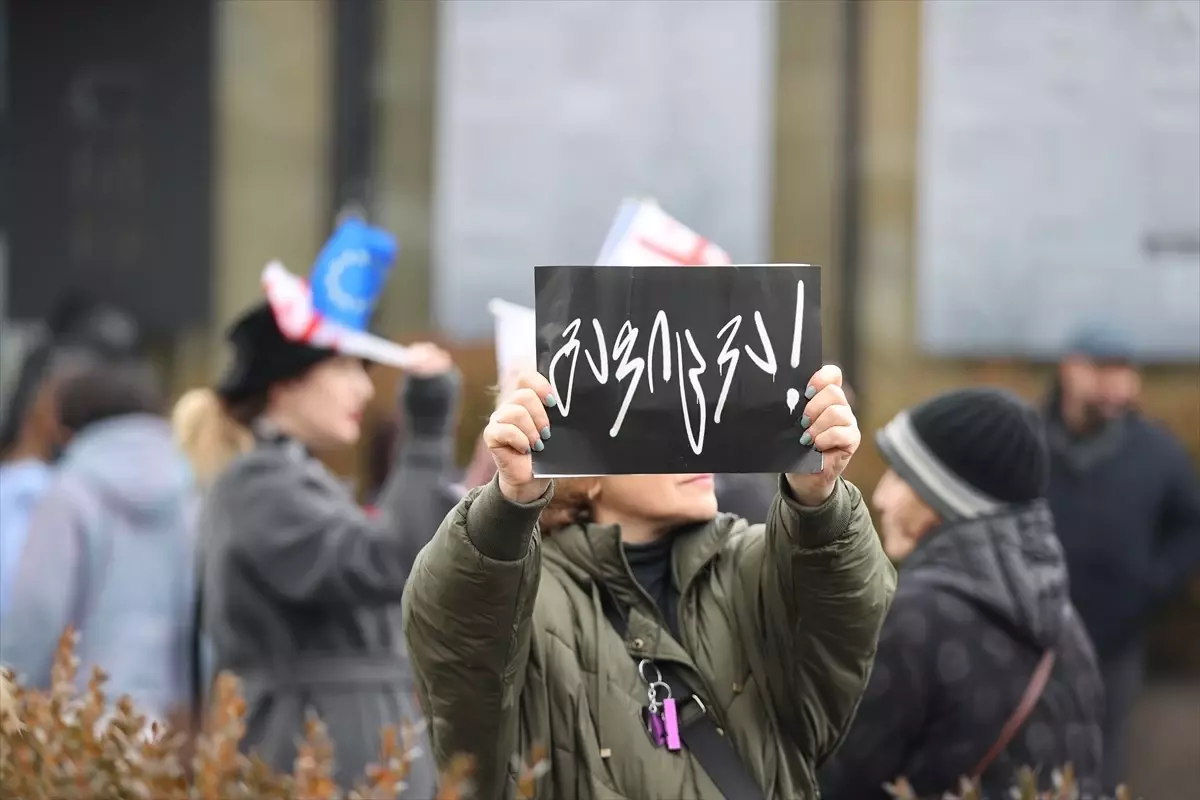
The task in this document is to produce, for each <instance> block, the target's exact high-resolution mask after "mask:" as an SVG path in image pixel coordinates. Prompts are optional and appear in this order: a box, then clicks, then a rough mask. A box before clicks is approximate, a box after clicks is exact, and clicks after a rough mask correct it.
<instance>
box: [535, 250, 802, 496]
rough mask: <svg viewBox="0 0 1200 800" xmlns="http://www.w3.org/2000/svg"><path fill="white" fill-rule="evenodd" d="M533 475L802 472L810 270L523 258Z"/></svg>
mask: <svg viewBox="0 0 1200 800" xmlns="http://www.w3.org/2000/svg"><path fill="white" fill-rule="evenodd" d="M535 285H536V289H537V329H538V337H537V353H538V371H539V372H541V373H542V374H543V375H545V376H546V378H547V379H549V380H550V382H551V385H552V386H553V387H554V394H555V396H556V398H557V400H558V403H557V405H556V406H555V407H554V408H552V409H550V426H551V429H552V431H553V435H552V437H551V438H550V440H549V441H547V442H546V447H545V450H543V451H542V452H540V453H534V457H533V458H534V471H535V472H536V473H537V474H538V475H539V476H543V477H553V476H568V475H633V474H650V473H688V472H816V471H818V470H819V469H820V466H821V456H820V453H816V452H815V451H813V450H812V448H811V447H806V446H804V445H801V444H800V436H801V434H802V433H803V430H802V429H801V428H800V425H799V420H800V417H801V415H802V414H803V410H804V405H805V403H806V400H805V397H804V393H805V389H806V388H807V386H808V380H809V378H811V377H812V375H813V373H814V372H816V371H817V370H818V369H819V368H820V366H821V271H820V268H819V267H809V266H794V265H777V266H754V267H692V268H687V267H537V268H536V269H535Z"/></svg>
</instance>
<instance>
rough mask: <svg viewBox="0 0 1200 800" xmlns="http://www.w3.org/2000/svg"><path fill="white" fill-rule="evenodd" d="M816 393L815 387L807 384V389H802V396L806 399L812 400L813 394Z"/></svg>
mask: <svg viewBox="0 0 1200 800" xmlns="http://www.w3.org/2000/svg"><path fill="white" fill-rule="evenodd" d="M816 393H817V387H815V386H809V387H808V388H807V389H805V390H804V397H805V399H806V400H812V399H813V396H814V395H816Z"/></svg>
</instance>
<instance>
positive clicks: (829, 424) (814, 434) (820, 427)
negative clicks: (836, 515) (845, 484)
mask: <svg viewBox="0 0 1200 800" xmlns="http://www.w3.org/2000/svg"><path fill="white" fill-rule="evenodd" d="M804 396H805V397H807V398H808V404H807V405H805V406H804V419H805V420H808V421H809V422H808V425H806V426H805V429H804V433H803V434H801V438H800V441H801V443H802V444H811V445H812V446H813V447H814V448H815V449H817V450H819V451H820V452H821V455H823V456H824V457H825V463H824V466H823V467H822V469H821V471H820V472H817V473H814V474H812V475H804V474H793V475H788V476H787V479H788V483H789V484H791V487H792V491H793V492H795V493H796V498H797V499H798V500H799V501H800V502H801V503H803V504H805V505H808V506H817V505H820V504H821V503H823V502H824V501H825V499H826V498H828V497H829V495H831V494H832V493H833V489H834V486H836V485H837V479H838V476H840V475H841V474H842V472H843V471H844V470H845V469H846V465H848V464H849V463H850V457H851V456H853V455H854V452H855V451H856V450H858V445H859V444H860V443H861V442H862V432H861V431H860V430H859V429H858V420H857V419H855V417H854V412H853V411H851V410H850V402H849V401H848V400H847V399H846V393H845V392H843V391H842V371H841V370H840V369H839V368H837V367H835V366H833V365H831V364H827V365H825V366H824V367H821V368H820V369H819V370H817V372H816V374H815V375H813V376H812V380H810V381H809V382H808V391H806V392H805V394H804Z"/></svg>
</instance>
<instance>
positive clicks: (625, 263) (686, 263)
mask: <svg viewBox="0 0 1200 800" xmlns="http://www.w3.org/2000/svg"><path fill="white" fill-rule="evenodd" d="M732 263H733V260H732V259H731V258H730V257H729V254H728V253H726V252H725V251H724V250H722V249H721V248H720V247H719V246H718V245H716V244H714V243H712V242H710V241H708V240H707V239H705V238H704V237H703V236H701V235H700V234H698V233H696V232H695V231H693V230H692V229H691V228H689V227H687V226H686V225H684V224H683V223H682V222H680V221H679V220H677V219H675V218H674V217H672V216H671V215H670V214H668V213H667V212H666V211H663V210H662V208H661V207H660V206H659V205H658V203H656V202H655V201H654V200H633V199H630V200H625V201H624V202H623V203H621V207H620V208H619V209H617V217H616V219H615V220H613V224H612V228H610V229H609V232H608V237H607V238H606V239H605V240H604V246H603V247H601V248H600V257H599V258H597V259H596V266H598V267H656V266H662V267H705V266H713V267H715V266H725V265H728V264H732Z"/></svg>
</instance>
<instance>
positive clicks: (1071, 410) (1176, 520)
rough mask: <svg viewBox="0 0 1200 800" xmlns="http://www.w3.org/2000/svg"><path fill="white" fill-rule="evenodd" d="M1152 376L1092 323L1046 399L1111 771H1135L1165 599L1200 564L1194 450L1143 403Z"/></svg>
mask: <svg viewBox="0 0 1200 800" xmlns="http://www.w3.org/2000/svg"><path fill="white" fill-rule="evenodd" d="M1140 389H1141V378H1140V376H1139V374H1138V369H1137V365H1136V364H1135V362H1134V358H1133V353H1132V351H1131V349H1130V348H1129V346H1128V343H1127V341H1126V340H1125V338H1124V337H1123V336H1122V335H1121V333H1120V332H1119V331H1117V330H1115V329H1113V328H1110V327H1107V326H1090V327H1086V328H1084V329H1082V330H1081V331H1080V332H1079V333H1078V334H1077V335H1076V336H1075V337H1074V338H1073V340H1072V342H1071V344H1070V345H1069V347H1068V352H1067V355H1066V356H1065V357H1064V358H1063V360H1062V362H1061V363H1060V364H1059V366H1058V371H1057V374H1056V376H1055V381H1054V384H1053V386H1052V389H1051V392H1050V399H1049V402H1048V403H1047V409H1046V415H1045V420H1046V435H1047V439H1048V441H1049V444H1050V483H1049V489H1048V490H1047V494H1046V497H1047V499H1048V500H1049V502H1050V508H1051V510H1052V511H1053V512H1054V519H1055V522H1056V523H1057V525H1058V533H1059V538H1061V539H1062V543H1063V549H1064V551H1065V553H1066V559H1067V565H1068V567H1069V568H1070V571H1071V598H1072V599H1073V600H1074V602H1075V605H1076V607H1077V608H1078V609H1079V613H1080V616H1082V617H1083V622H1084V624H1085V625H1086V626H1087V629H1088V632H1089V633H1090V634H1091V636H1092V640H1093V641H1094V642H1095V644H1096V653H1097V656H1098V657H1099V659H1100V669H1101V673H1102V674H1103V676H1104V685H1105V690H1106V697H1107V704H1106V709H1105V722H1104V728H1105V733H1104V749H1105V782H1106V784H1107V786H1106V788H1108V789H1110V790H1111V789H1112V788H1113V786H1114V785H1115V784H1116V782H1117V781H1118V780H1120V779H1121V778H1123V777H1125V775H1124V769H1125V760H1126V750H1127V744H1126V740H1127V738H1128V734H1127V728H1128V723H1129V718H1130V716H1131V714H1132V712H1133V707H1134V705H1135V704H1136V701H1137V696H1138V694H1139V693H1140V692H1141V688H1142V680H1143V672H1144V660H1145V649H1146V633H1147V629H1148V628H1149V626H1150V623H1151V620H1152V619H1153V613H1154V611H1155V610H1157V609H1159V608H1161V607H1162V605H1163V604H1164V603H1166V602H1167V601H1168V600H1170V599H1171V598H1172V597H1174V596H1175V595H1177V594H1178V593H1179V592H1180V591H1181V590H1182V589H1183V588H1184V587H1185V586H1186V584H1187V582H1188V580H1189V578H1191V577H1192V576H1195V575H1196V574H1197V570H1198V568H1200V482H1197V480H1196V472H1195V468H1194V467H1193V465H1192V461H1191V458H1190V457H1189V456H1188V453H1187V451H1186V450H1185V449H1184V448H1183V446H1182V445H1180V443H1179V442H1178V441H1176V440H1175V438H1174V437H1173V436H1172V435H1171V433H1170V432H1169V431H1168V430H1166V428H1164V427H1163V426H1161V425H1158V424H1156V423H1154V422H1152V421H1151V420H1148V419H1147V418H1146V417H1145V416H1143V415H1142V414H1141V413H1139V412H1138V410H1137V400H1138V395H1139V393H1140Z"/></svg>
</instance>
